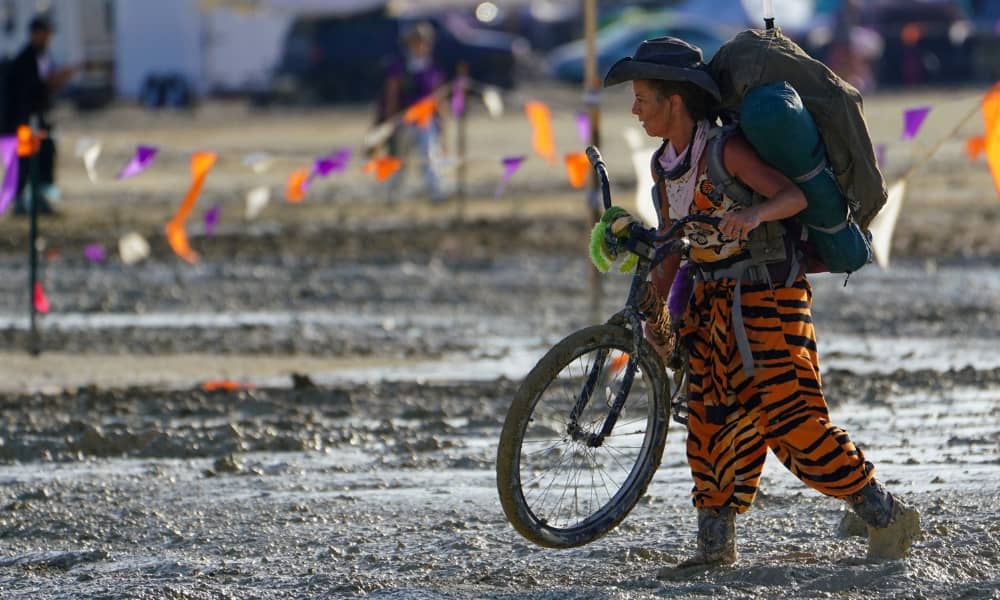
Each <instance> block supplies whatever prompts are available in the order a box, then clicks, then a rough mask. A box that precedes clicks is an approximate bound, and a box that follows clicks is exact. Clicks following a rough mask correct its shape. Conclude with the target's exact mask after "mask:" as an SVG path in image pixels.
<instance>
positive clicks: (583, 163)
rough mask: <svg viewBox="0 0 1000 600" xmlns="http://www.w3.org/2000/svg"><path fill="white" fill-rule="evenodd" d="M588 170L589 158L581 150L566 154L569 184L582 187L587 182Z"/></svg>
mask: <svg viewBox="0 0 1000 600" xmlns="http://www.w3.org/2000/svg"><path fill="white" fill-rule="evenodd" d="M589 172H590V160H588V159H587V155H586V154H584V153H583V152H571V153H569V154H567V155H566V174H567V175H568V176H569V184H570V185H571V186H573V187H575V188H582V187H583V185H584V184H585V183H587V173H589Z"/></svg>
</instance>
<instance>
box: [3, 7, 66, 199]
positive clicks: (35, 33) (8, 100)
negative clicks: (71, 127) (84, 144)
mask: <svg viewBox="0 0 1000 600" xmlns="http://www.w3.org/2000/svg"><path fill="white" fill-rule="evenodd" d="M51 37H52V23H51V21H49V19H48V17H45V16H42V15H39V16H37V17H35V18H34V19H32V20H31V23H30V24H29V26H28V43H27V44H26V45H25V47H24V48H23V49H22V50H21V52H20V53H19V54H18V55H17V57H16V58H15V59H14V60H13V61H11V63H10V66H9V67H8V70H7V80H6V81H5V82H4V84H5V85H4V95H5V102H4V105H5V106H6V114H5V115H4V123H3V133H4V135H14V134H16V133H17V128H18V127H20V126H22V125H33V126H34V127H35V128H36V130H37V131H36V133H37V134H39V135H40V136H41V137H42V143H41V148H40V150H39V156H38V160H39V181H40V186H39V187H40V188H41V190H40V191H41V194H40V198H41V202H40V203H39V206H38V212H39V214H52V213H53V212H54V211H53V210H52V205H51V203H50V200H52V199H54V198H56V197H58V191H57V188H56V187H55V163H56V145H55V141H54V140H53V139H52V121H51V119H50V118H49V111H50V110H51V108H52V100H53V97H54V95H55V92H56V91H57V90H58V89H59V88H60V87H62V86H63V85H64V84H65V83H66V82H67V81H69V79H70V78H71V77H72V76H73V75H74V73H75V72H76V68H75V67H66V68H62V69H55V68H54V67H53V64H52V59H51V58H50V57H49V55H48V47H49V39H50V38H51ZM29 165H30V157H22V158H21V159H20V161H19V165H18V166H19V177H18V182H17V195H16V196H15V205H14V214H21V215H23V214H26V213H27V212H28V208H29V206H30V199H27V198H25V196H26V194H25V190H26V188H27V184H28V182H29V181H30V177H31V172H30V169H29Z"/></svg>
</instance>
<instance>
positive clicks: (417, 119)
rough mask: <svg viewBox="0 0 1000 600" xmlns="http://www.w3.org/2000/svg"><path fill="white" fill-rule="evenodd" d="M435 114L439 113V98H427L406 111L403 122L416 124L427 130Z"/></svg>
mask: <svg viewBox="0 0 1000 600" xmlns="http://www.w3.org/2000/svg"><path fill="white" fill-rule="evenodd" d="M435 112H437V98H435V97H434V96H427V97H426V98H424V99H423V100H419V101H417V102H415V103H414V104H413V105H411V106H410V107H409V108H407V109H406V112H405V113H403V122H404V123H416V124H417V126H418V127H420V128H421V129H427V126H428V125H430V124H431V119H433V118H434V113H435Z"/></svg>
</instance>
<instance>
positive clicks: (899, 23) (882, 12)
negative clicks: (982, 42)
mask: <svg viewBox="0 0 1000 600" xmlns="http://www.w3.org/2000/svg"><path fill="white" fill-rule="evenodd" d="M858 25H860V26H862V27H868V28H871V29H873V30H875V31H876V32H878V34H879V35H880V36H881V37H882V41H883V45H884V50H883V53H882V57H881V60H879V61H878V63H877V65H876V68H877V71H876V73H875V77H876V79H877V81H878V85H879V86H883V87H888V86H898V85H911V84H934V83H956V82H962V81H967V80H968V79H970V77H971V76H972V68H971V58H970V56H971V52H970V50H971V47H972V44H971V37H972V32H973V28H972V23H971V22H970V21H969V20H968V19H967V18H966V17H965V15H964V14H963V13H962V10H961V9H960V8H959V7H958V6H957V5H956V4H955V3H954V2H951V1H949V0H921V1H914V0H871V1H869V2H866V3H865V4H864V6H863V7H862V9H861V14H860V18H859V22H858Z"/></svg>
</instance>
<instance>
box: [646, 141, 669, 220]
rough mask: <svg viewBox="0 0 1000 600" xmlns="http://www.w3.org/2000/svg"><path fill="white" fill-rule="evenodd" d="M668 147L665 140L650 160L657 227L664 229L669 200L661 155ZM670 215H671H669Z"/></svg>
mask: <svg viewBox="0 0 1000 600" xmlns="http://www.w3.org/2000/svg"><path fill="white" fill-rule="evenodd" d="M666 148H667V140H663V143H661V144H660V147H659V148H657V149H656V152H654V153H653V158H651V159H650V161H649V170H650V171H652V173H653V189H652V194H653V208H655V209H656V220H657V223H656V228H657V229H658V230H659V229H663V222H664V221H663V218H664V215H663V203H664V202H666V201H667V184H666V181H664V177H665V176H664V174H663V169H662V168H661V167H660V157H661V156H663V151H664V150H666ZM667 216H669V215H667Z"/></svg>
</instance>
